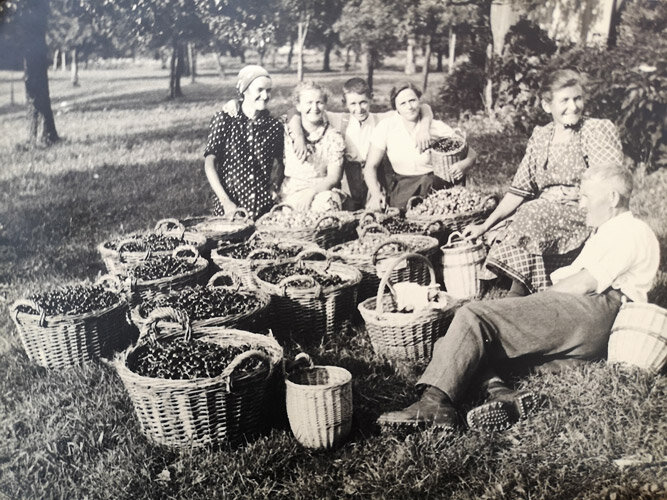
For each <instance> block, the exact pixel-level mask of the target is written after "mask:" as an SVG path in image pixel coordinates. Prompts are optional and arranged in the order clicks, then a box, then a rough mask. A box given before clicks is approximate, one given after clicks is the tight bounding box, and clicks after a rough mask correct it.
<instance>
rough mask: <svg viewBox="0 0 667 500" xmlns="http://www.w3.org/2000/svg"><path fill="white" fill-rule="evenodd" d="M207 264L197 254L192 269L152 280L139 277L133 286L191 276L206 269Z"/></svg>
mask: <svg viewBox="0 0 667 500" xmlns="http://www.w3.org/2000/svg"><path fill="white" fill-rule="evenodd" d="M207 266H208V261H207V260H206V259H205V258H203V257H201V256H199V257H197V260H196V261H195V268H194V269H192V270H191V271H188V272H185V273H181V274H175V275H173V276H165V277H164V278H158V279H154V280H140V279H137V281H136V283H135V286H142V287H143V286H148V287H150V286H154V285H162V284H164V283H169V282H170V281H173V280H176V279H179V278H185V277H187V276H192V275H194V274H197V273H199V272H201V271H203V270H204V269H206V267H207Z"/></svg>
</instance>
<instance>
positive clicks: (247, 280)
mask: <svg viewBox="0 0 667 500" xmlns="http://www.w3.org/2000/svg"><path fill="white" fill-rule="evenodd" d="M253 239H255V240H258V241H259V243H258V245H259V246H258V248H256V249H255V250H253V251H251V252H250V253H249V254H248V256H247V257H246V258H245V259H242V258H236V257H230V256H228V255H225V253H226V252H228V251H229V250H232V249H233V248H234V247H240V246H242V245H245V243H244V242H241V243H227V244H224V243H221V244H219V245H218V247H217V248H215V249H213V250H212V251H211V262H213V264H214V265H215V267H217V268H218V269H220V270H229V271H233V272H234V273H236V274H237V275H238V276H240V277H241V279H242V280H243V283H244V284H245V285H246V286H249V287H256V286H257V284H256V283H255V277H254V274H253V270H254V269H256V268H258V267H261V266H267V265H269V264H275V263H278V262H282V261H284V260H287V258H284V257H279V256H276V257H275V258H271V259H266V258H264V257H265V256H266V255H272V254H275V252H274V251H273V250H272V249H271V248H268V247H269V246H273V245H276V246H277V247H279V248H283V249H290V250H294V251H295V255H298V254H299V253H301V252H302V251H304V250H312V251H321V250H322V249H321V248H320V247H319V246H317V244H315V243H313V242H311V241H305V240H288V239H280V240H276V239H274V238H271V237H267V235H266V234H264V235H262V234H260V233H255V234H254V235H253V236H251V237H250V240H253ZM250 240H249V241H250ZM292 258H294V257H292Z"/></svg>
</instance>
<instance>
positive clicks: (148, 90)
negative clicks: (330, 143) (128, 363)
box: [0, 60, 667, 500]
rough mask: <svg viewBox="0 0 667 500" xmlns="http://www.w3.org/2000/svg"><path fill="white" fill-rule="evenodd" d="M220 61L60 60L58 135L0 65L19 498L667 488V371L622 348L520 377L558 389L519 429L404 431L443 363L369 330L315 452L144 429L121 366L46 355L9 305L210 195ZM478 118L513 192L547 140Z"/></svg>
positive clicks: (480, 137)
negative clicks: (385, 346) (342, 415)
mask: <svg viewBox="0 0 667 500" xmlns="http://www.w3.org/2000/svg"><path fill="white" fill-rule="evenodd" d="M311 67H315V66H314V64H313V65H312V66H311ZM237 68H238V65H237V66H236V68H235V67H231V68H230V74H233V73H235V69H237ZM201 69H202V75H200V76H199V77H198V79H197V83H194V84H189V83H187V80H186V79H184V81H183V91H184V93H185V97H184V98H183V99H181V100H177V101H168V100H165V95H166V87H167V73H166V71H165V70H161V69H160V68H159V64H158V65H151V64H142V65H139V64H137V65H126V67H125V68H124V69H123V70H122V71H121V70H117V69H107V70H105V69H95V70H89V71H82V73H81V75H80V81H81V86H80V87H77V88H73V87H71V85H70V84H69V82H68V78H67V75H65V74H60V73H57V74H54V75H52V78H51V95H52V100H53V108H54V111H55V112H56V124H57V127H58V132H59V133H60V135H61V137H62V141H61V142H60V143H58V144H56V145H55V146H53V147H51V148H48V149H41V148H37V149H29V148H26V147H25V146H23V145H22V141H23V140H24V134H25V124H24V119H25V118H24V109H23V108H22V107H21V106H20V105H17V104H15V105H14V106H11V105H10V89H11V82H12V81H13V82H15V83H14V92H15V101H17V102H19V103H21V102H23V101H22V99H23V95H22V87H21V85H22V82H21V75H20V74H19V73H12V72H0V116H1V120H0V155H1V156H0V157H1V158H2V159H1V160H0V164H1V165H2V169H1V170H0V185H1V188H0V224H2V226H3V227H4V230H3V232H2V234H1V235H0V287H1V288H0V292H1V295H0V302H1V305H0V341H1V342H0V436H1V438H2V439H1V441H0V498H1V497H3V496H4V497H6V498H8V499H12V500H13V499H21V498H30V499H33V498H35V499H37V498H39V499H41V498H68V499H69V498H91V499H97V498H113V499H119V498H120V499H124V498H128V499H129V498H132V499H143V498H187V499H208V498H297V499H300V498H303V499H310V498H452V499H489V500H490V499H519V498H521V499H525V500H528V499H545V498H549V499H574V498H577V499H579V498H581V499H610V500H611V499H616V500H620V499H636V498H642V499H658V498H665V497H666V496H667V458H666V456H667V453H666V450H667V425H666V422H665V418H664V415H665V397H666V394H665V393H666V392H667V383H666V379H665V376H664V375H660V376H657V377H652V376H649V375H647V374H644V373H642V372H640V371H636V370H631V369H625V368H621V367H619V366H607V365H606V364H604V363H597V364H588V365H584V366H580V367H577V368H574V369H572V370H570V371H568V372H566V373H563V374H560V375H558V374H554V373H550V372H541V373H537V374H534V375H531V376H529V377H528V378H526V379H524V380H522V381H521V382H520V384H521V386H522V387H528V388H531V389H533V390H537V391H540V392H542V393H544V394H546V395H548V396H549V399H548V402H547V403H546V405H545V407H544V408H543V409H542V411H540V412H539V413H538V414H537V415H536V416H535V417H534V418H532V419H531V420H528V421H524V422H521V423H520V424H518V425H516V426H515V427H513V428H512V429H510V430H509V431H506V432H504V433H498V434H481V433H476V432H466V433H461V434H459V435H456V436H453V437H451V436H442V435H439V434H438V433H434V432H431V431H427V432H424V433H421V434H417V435H414V436H411V437H409V438H407V439H398V438H394V437H387V436H383V435H380V434H379V432H378V429H377V428H376V427H375V425H374V421H375V419H376V418H377V416H378V415H379V414H380V413H382V412H383V411H387V410H390V409H396V408H399V407H402V406H404V405H405V404H406V403H409V402H411V401H412V398H413V397H414V396H413V387H412V384H413V383H414V381H415V380H416V377H417V376H418V374H419V373H420V370H421V369H422V368H423V367H420V366H412V367H410V366H394V365H392V364H390V363H388V362H387V361H386V360H384V359H381V358H379V357H377V356H375V355H373V352H372V350H371V347H370V343H369V341H368V339H367V338H366V337H365V336H364V335H363V334H361V333H358V332H357V333H356V334H350V335H346V336H340V337H338V338H333V339H330V340H329V341H327V342H326V343H325V344H324V345H323V346H321V347H319V348H317V349H314V350H313V351H312V352H311V354H312V355H313V357H314V359H315V360H316V362H318V363H324V364H326V363H329V364H335V365H339V366H343V367H345V368H347V369H348V370H350V371H351V372H352V374H353V376H354V404H355V414H354V422H353V431H352V434H351V436H350V438H349V440H348V441H347V442H346V443H345V444H344V445H343V446H341V447H340V448H338V449H336V450H333V451H330V452H324V453H315V452H311V451H308V450H305V449H304V448H302V447H300V446H299V445H298V444H297V443H296V441H295V440H294V438H293V437H292V435H291V433H290V431H289V429H287V428H286V427H285V423H284V422H282V423H278V425H277V426H276V428H274V429H272V430H271V431H270V432H267V433H266V434H265V435H263V436H261V437H259V438H257V439H255V440H252V441H250V442H248V443H247V444H244V445H243V446H239V447H235V448H223V449H219V450H196V451H183V452H176V451H173V450H169V449H166V448H162V447H158V446H153V445H151V444H150V443H148V442H147V441H146V439H145V438H144V437H143V436H142V435H141V433H140V431H139V425H138V422H137V420H136V418H135V416H134V412H133V409H132V406H131V403H130V400H129V398H128V396H127V394H126V393H125V391H124V389H123V387H122V384H121V382H120V380H119V379H118V377H117V376H116V375H115V373H114V372H113V370H111V369H109V368H108V367H106V366H105V365H91V366H85V367H81V368H77V369H72V370H66V371H56V372H54V371H47V370H44V369H42V368H40V367H37V366H36V365H34V364H32V363H30V362H29V361H28V359H27V357H26V356H25V354H24V353H23V350H22V348H21V345H20V341H19V339H18V337H17V335H16V331H15V328H14V325H13V323H12V321H11V319H10V317H9V314H8V305H9V304H10V303H11V302H12V301H13V300H14V299H16V298H19V297H21V296H25V295H26V294H28V293H29V292H31V291H35V290H39V289H43V288H44V287H45V286H47V285H52V284H56V283H61V282H63V281H69V280H80V279H84V278H92V277H94V276H96V275H97V274H98V273H99V272H101V271H103V264H102V261H101V259H100V257H99V255H98V253H97V250H96V246H97V245H98V244H99V243H100V242H101V241H103V240H105V239H107V238H109V237H111V236H113V235H116V234H121V233H124V232H127V231H131V230H135V229H141V228H147V227H151V226H152V225H153V224H154V223H155V221H156V220H158V219H161V218H164V217H182V216H187V215H196V214H201V213H206V211H207V198H208V196H209V188H208V185H207V183H206V179H205V176H204V173H203V168H202V167H203V161H202V160H203V158H202V152H203V147H204V142H205V139H206V133H207V127H208V123H209V120H210V118H211V117H212V116H213V114H214V112H215V111H216V110H217V109H218V108H219V107H220V105H221V103H222V102H223V101H224V100H226V99H227V98H229V97H231V96H232V95H233V91H232V89H233V84H234V79H233V77H227V78H226V79H223V78H221V77H219V76H218V75H217V74H216V72H215V71H214V70H213V67H212V66H211V65H209V66H207V64H206V61H205V60H204V61H203V64H202V66H201ZM274 74H275V78H274V85H275V91H274V98H273V102H272V109H273V110H274V113H275V114H282V113H284V112H286V111H287V109H288V108H289V107H290V105H291V104H290V103H291V101H290V92H291V87H292V86H293V85H294V81H295V79H294V76H293V75H292V74H287V73H284V72H279V71H275V72H274ZM357 74H358V73H352V72H351V73H343V72H336V73H327V74H324V73H311V74H309V75H308V76H309V77H313V78H314V79H316V80H318V81H320V82H322V83H324V84H325V85H327V86H328V87H330V88H331V90H332V94H333V98H332V99H331V101H330V107H331V108H333V109H341V105H340V100H339V98H338V88H339V87H340V84H341V83H342V82H343V81H344V80H345V79H347V78H349V77H350V76H352V75H357ZM376 78H377V81H376V96H377V98H376V105H377V107H378V109H383V108H385V107H386V104H387V97H386V96H387V94H388V90H389V88H390V86H391V83H392V82H393V81H395V80H397V79H402V78H403V75H402V74H401V73H399V72H397V71H389V70H384V71H379V72H378V74H377V75H376ZM442 79H443V75H440V74H435V75H433V76H432V79H431V90H430V91H429V93H427V95H426V100H427V102H429V103H430V104H431V105H432V106H433V107H434V110H435V111H436V115H437V109H438V105H437V100H436V99H435V97H434V96H435V95H436V94H437V87H438V86H439V83H440V82H442ZM413 80H414V81H415V82H417V81H418V80H419V77H418V76H415V77H414V78H413ZM461 125H462V126H463V127H465V128H467V130H468V132H469V136H470V141H471V142H472V143H473V144H474V147H475V149H477V150H478V151H479V152H480V160H479V163H478V165H477V166H476V167H475V171H474V172H473V174H472V177H473V178H474V179H475V180H476V182H477V183H478V184H479V185H481V186H484V187H486V188H488V189H491V190H495V191H499V192H501V191H502V190H503V189H504V187H506V185H507V182H508V180H509V178H510V176H511V174H512V173H513V171H514V170H515V169H516V166H517V165H518V161H519V160H520V158H521V156H522V154H523V149H524V148H525V143H526V140H527V138H526V137H522V136H506V135H504V134H501V133H497V132H493V131H492V130H493V127H491V126H490V124H485V123H484V122H483V120H477V121H475V122H468V123H462V124H461ZM487 125H489V126H487ZM636 181H637V194H636V197H635V200H634V202H633V211H634V212H635V213H636V214H638V215H639V216H641V217H642V218H644V219H645V220H647V221H648V222H649V224H650V225H651V226H652V227H653V228H654V229H655V231H656V232H657V233H658V235H659V238H660V241H661V249H662V255H663V258H662V259H663V260H662V264H661V272H660V275H659V278H658V280H657V282H656V285H655V287H654V289H653V290H652V291H651V301H652V302H655V303H658V304H660V305H662V306H663V307H665V306H667V275H666V274H665V270H666V269H667V266H666V265H665V255H667V223H666V222H665V220H664V214H665V213H667V172H664V171H663V172H656V173H654V174H651V175H649V176H647V175H645V174H643V173H641V172H638V173H637V175H636ZM619 237H622V235H619ZM288 351H289V352H290V354H293V353H294V346H289V348H288ZM476 397H477V395H476V394H471V395H470V397H469V401H467V402H466V403H465V406H466V407H469V406H470V405H472V404H473V403H474V402H475V398H476Z"/></svg>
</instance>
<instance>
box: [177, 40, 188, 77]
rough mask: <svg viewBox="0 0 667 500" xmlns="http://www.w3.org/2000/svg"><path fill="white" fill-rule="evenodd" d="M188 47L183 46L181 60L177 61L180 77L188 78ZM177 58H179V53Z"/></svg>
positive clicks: (186, 45)
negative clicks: (179, 66)
mask: <svg viewBox="0 0 667 500" xmlns="http://www.w3.org/2000/svg"><path fill="white" fill-rule="evenodd" d="M188 45H189V44H188V43H186V44H185V48H184V49H183V56H182V60H179V62H180V64H181V76H190V51H189V47H188ZM179 57H181V54H180V52H179Z"/></svg>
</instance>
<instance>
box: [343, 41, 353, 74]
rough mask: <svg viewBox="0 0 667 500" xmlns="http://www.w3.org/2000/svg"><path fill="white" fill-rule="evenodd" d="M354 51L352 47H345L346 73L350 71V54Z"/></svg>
mask: <svg viewBox="0 0 667 500" xmlns="http://www.w3.org/2000/svg"><path fill="white" fill-rule="evenodd" d="M351 51H352V47H351V46H349V45H348V46H347V47H345V64H344V65H343V68H345V71H348V70H349V69H350V52H351Z"/></svg>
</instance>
